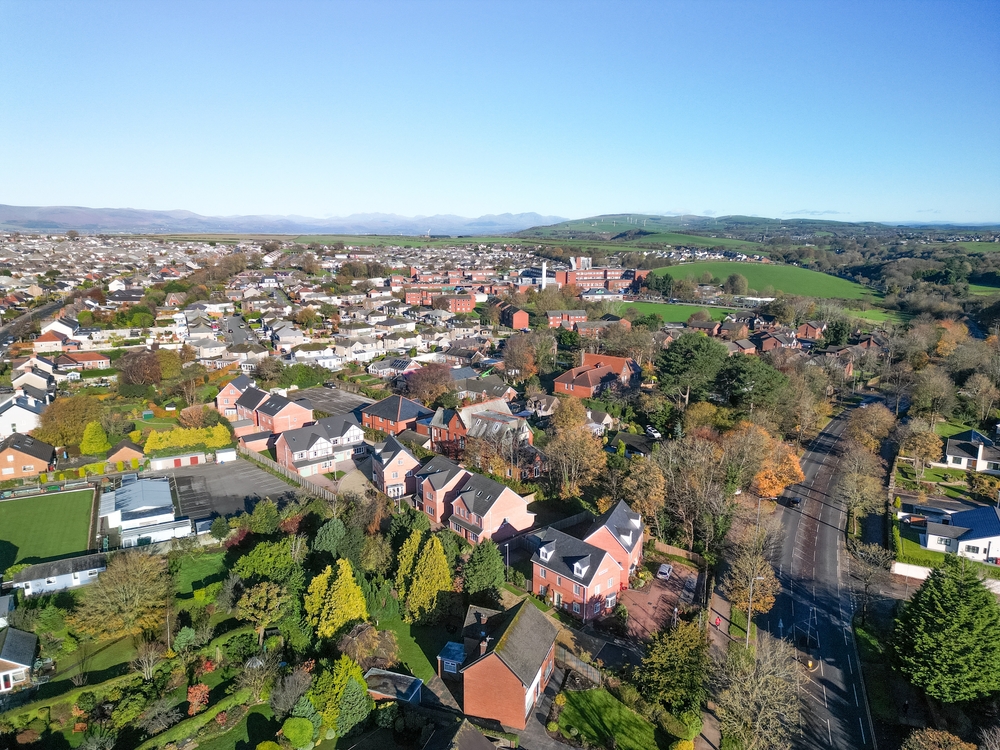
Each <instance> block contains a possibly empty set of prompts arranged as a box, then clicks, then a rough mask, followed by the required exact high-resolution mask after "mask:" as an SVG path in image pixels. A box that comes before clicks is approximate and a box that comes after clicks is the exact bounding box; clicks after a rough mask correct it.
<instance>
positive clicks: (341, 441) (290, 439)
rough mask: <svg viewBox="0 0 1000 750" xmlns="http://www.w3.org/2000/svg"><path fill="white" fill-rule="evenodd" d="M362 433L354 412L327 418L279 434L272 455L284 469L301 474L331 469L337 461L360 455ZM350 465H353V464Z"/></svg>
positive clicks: (362, 450)
mask: <svg viewBox="0 0 1000 750" xmlns="http://www.w3.org/2000/svg"><path fill="white" fill-rule="evenodd" d="M364 440H365V432H364V430H363V429H362V428H361V425H360V423H359V422H358V418H357V417H356V416H355V415H354V414H340V415H337V416H333V417H326V418H325V419H321V420H319V421H318V422H314V423H313V424H310V425H308V426H306V427H301V428H299V429H297V430H286V431H284V432H282V433H281V434H280V435H278V440H277V442H276V443H275V446H274V454H275V458H276V460H277V461H278V463H279V464H281V465H282V466H284V467H285V468H286V469H290V470H292V471H295V472H298V473H299V474H300V475H302V476H304V477H308V476H312V475H314V474H325V473H327V472H330V471H334V470H335V469H336V468H337V464H339V463H341V462H346V461H350V460H351V459H352V458H353V457H354V456H363V455H364V454H365V452H366V450H367V448H366V445H365V442H364ZM352 468H353V467H352Z"/></svg>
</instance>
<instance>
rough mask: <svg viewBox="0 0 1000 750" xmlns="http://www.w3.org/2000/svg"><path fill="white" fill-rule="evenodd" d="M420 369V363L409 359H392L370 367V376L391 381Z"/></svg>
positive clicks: (375, 363) (373, 363)
mask: <svg viewBox="0 0 1000 750" xmlns="http://www.w3.org/2000/svg"><path fill="white" fill-rule="evenodd" d="M419 369H420V363H419V362H417V361H416V360H412V359H410V358H409V357H391V358H389V359H383V360H380V361H378V362H372V363H371V364H370V365H368V374H369V375H375V376H377V377H380V378H385V379H386V380H389V379H391V378H396V377H399V376H401V375H406V374H408V373H411V372H416V371H417V370H419Z"/></svg>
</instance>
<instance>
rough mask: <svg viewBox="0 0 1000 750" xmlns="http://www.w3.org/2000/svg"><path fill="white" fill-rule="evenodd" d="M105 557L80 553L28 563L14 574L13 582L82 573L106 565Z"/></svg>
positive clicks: (99, 554)
mask: <svg viewBox="0 0 1000 750" xmlns="http://www.w3.org/2000/svg"><path fill="white" fill-rule="evenodd" d="M106 561H107V558H106V557H105V556H104V555H103V554H101V553H98V554H96V555H81V556H79V557H67V558H64V559H62V560H53V561H52V562H45V563H38V564H37V565H30V566H28V567H27V568H25V569H24V570H22V571H20V572H19V573H15V574H14V583H24V582H25V581H37V580H40V579H42V578H54V577H55V576H64V575H69V574H70V573H82V572H84V571H85V570H96V569H98V568H103V567H105V565H106Z"/></svg>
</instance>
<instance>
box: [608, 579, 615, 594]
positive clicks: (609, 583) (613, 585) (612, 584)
mask: <svg viewBox="0 0 1000 750" xmlns="http://www.w3.org/2000/svg"><path fill="white" fill-rule="evenodd" d="M614 587H615V579H614V578H609V579H608V590H609V591H610V590H611V589H613V588H614Z"/></svg>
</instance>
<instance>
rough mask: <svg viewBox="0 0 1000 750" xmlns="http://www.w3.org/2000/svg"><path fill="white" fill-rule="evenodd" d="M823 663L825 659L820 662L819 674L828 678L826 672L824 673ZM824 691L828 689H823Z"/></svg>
mask: <svg viewBox="0 0 1000 750" xmlns="http://www.w3.org/2000/svg"><path fill="white" fill-rule="evenodd" d="M823 662H824V660H823V659H820V660H819V674H820V676H821V677H826V672H824V671H823ZM823 690H826V688H823Z"/></svg>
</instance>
